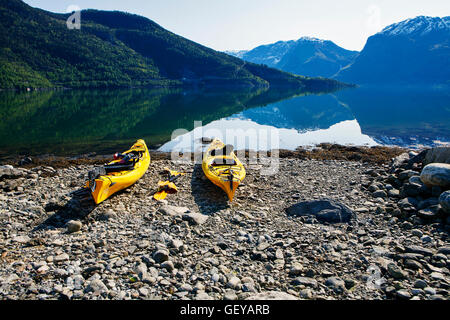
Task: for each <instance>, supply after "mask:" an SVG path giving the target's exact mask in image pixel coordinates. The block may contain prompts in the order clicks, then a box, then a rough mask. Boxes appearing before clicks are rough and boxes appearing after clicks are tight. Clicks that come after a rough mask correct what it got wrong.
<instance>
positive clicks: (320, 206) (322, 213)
mask: <svg viewBox="0 0 450 320" xmlns="http://www.w3.org/2000/svg"><path fill="white" fill-rule="evenodd" d="M286 212H287V214H288V215H290V216H296V217H299V216H314V217H315V218H316V219H317V220H318V221H320V222H328V223H339V222H350V220H351V219H352V218H354V217H355V216H356V214H355V213H354V212H353V210H351V209H350V208H349V207H347V206H346V205H344V204H342V203H339V202H336V201H334V200H330V199H322V200H313V201H304V202H299V203H297V204H295V205H293V206H291V207H289V208H287V209H286Z"/></svg>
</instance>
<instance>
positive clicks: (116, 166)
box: [104, 161, 135, 173]
mask: <svg viewBox="0 0 450 320" xmlns="http://www.w3.org/2000/svg"><path fill="white" fill-rule="evenodd" d="M134 164H135V162H134V161H129V162H125V163H113V164H107V165H105V166H104V168H105V170H106V173H111V172H120V171H131V170H133V169H134Z"/></svg>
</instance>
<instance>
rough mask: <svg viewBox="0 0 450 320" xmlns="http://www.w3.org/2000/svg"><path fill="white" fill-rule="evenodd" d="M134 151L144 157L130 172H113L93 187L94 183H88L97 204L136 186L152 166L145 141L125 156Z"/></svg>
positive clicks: (98, 179)
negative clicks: (139, 152)
mask: <svg viewBox="0 0 450 320" xmlns="http://www.w3.org/2000/svg"><path fill="white" fill-rule="evenodd" d="M133 151H141V152H142V157H141V158H140V159H139V161H138V162H137V163H136V164H135V165H134V169H133V170H130V171H120V172H113V173H109V174H106V175H103V176H100V177H98V178H97V179H95V182H94V183H95V186H91V185H90V184H91V183H92V182H89V181H88V182H87V187H89V188H90V189H91V194H92V198H93V199H94V201H95V203H96V204H100V203H102V202H103V201H105V200H106V199H108V198H109V197H111V196H112V195H113V194H115V193H117V192H119V191H121V190H123V189H126V188H128V187H130V186H132V185H133V184H135V183H136V182H137V181H138V180H139V179H140V178H141V177H142V176H143V175H144V174H145V172H146V171H147V169H148V167H149V165H150V160H151V159H150V154H149V152H148V148H147V145H146V144H145V142H144V140H138V141H137V142H136V143H135V144H134V145H133V146H132V147H131V148H130V150H128V151H125V152H124V154H126V153H130V152H133ZM117 162H118V161H117V160H114V161H111V162H110V163H109V164H115V163H117Z"/></svg>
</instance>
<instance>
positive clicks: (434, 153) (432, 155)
mask: <svg viewBox="0 0 450 320" xmlns="http://www.w3.org/2000/svg"><path fill="white" fill-rule="evenodd" d="M430 163H447V164H450V147H436V148H432V149H429V150H428V151H427V154H426V156H425V160H424V161H423V164H424V165H427V164H430Z"/></svg>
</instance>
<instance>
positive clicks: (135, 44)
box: [0, 0, 345, 90]
mask: <svg viewBox="0 0 450 320" xmlns="http://www.w3.org/2000/svg"><path fill="white" fill-rule="evenodd" d="M70 15H71V14H59V13H52V12H47V11H45V10H42V9H36V8H32V7H30V6H29V5H27V4H25V3H24V2H22V1H20V0H0V62H1V63H0V88H3V89H8V88H9V89H14V88H27V87H31V88H53V87H69V88H86V87H133V86H163V87H166V86H181V85H190V86H191V85H198V86H238V87H268V86H294V87H298V88H304V89H307V90H312V89H313V88H312V87H311V85H313V86H316V87H317V90H323V89H326V88H338V87H340V86H345V85H344V84H341V83H339V82H338V81H335V80H325V79H312V78H307V77H300V76H297V75H293V74H289V73H286V72H282V71H280V70H276V69H271V68H267V67H265V66H260V65H256V64H251V63H248V62H243V61H242V60H240V59H238V58H234V57H230V56H229V55H227V54H225V53H221V52H217V51H215V50H213V49H210V48H207V47H205V46H202V45H200V44H198V43H195V42H193V41H191V40H188V39H185V38H183V37H181V36H179V35H176V34H174V33H172V32H170V31H168V30H166V29H164V28H163V27H161V26H160V25H159V24H157V23H156V22H154V21H152V20H150V19H147V18H145V17H141V16H138V15H134V14H130V13H125V12H120V11H100V10H92V9H89V10H83V11H81V29H80V30H69V29H68V28H67V26H66V20H67V18H68V17H69V16H70ZM12 35H14V36H12ZM18 67H20V68H18ZM16 70H18V71H16ZM319 82H320V83H319Z"/></svg>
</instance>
